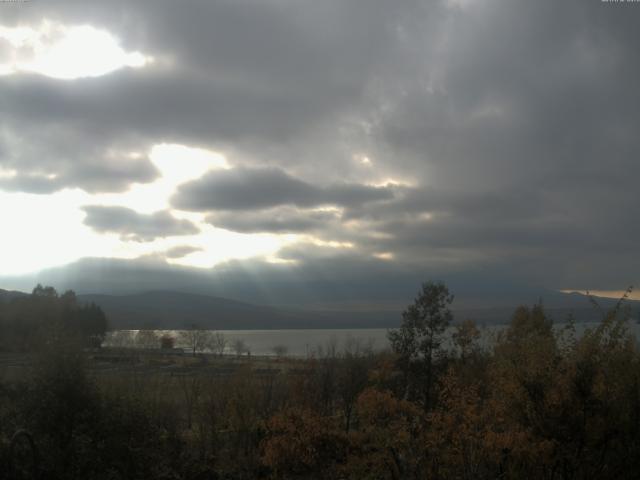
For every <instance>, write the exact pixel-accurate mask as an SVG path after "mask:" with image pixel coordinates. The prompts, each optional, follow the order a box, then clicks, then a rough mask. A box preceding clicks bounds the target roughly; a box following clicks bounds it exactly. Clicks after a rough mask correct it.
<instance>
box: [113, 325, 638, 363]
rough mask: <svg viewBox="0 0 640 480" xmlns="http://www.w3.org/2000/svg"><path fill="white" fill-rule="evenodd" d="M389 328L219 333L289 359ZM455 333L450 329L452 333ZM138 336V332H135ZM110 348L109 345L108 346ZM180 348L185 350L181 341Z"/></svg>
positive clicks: (376, 338) (491, 329)
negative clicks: (278, 350)
mask: <svg viewBox="0 0 640 480" xmlns="http://www.w3.org/2000/svg"><path fill="white" fill-rule="evenodd" d="M596 325H597V324H596V323H579V324H576V325H575V329H576V334H577V335H578V336H579V335H581V334H582V333H583V332H584V331H585V329H587V328H593V327H595V326H596ZM564 326H565V325H564V324H561V323H558V324H556V325H555V326H554V328H556V329H557V330H560V329H562V328H563V327H564ZM504 328H505V326H504V325H492V326H487V327H482V328H480V332H481V334H482V336H481V339H480V344H481V345H482V346H484V347H488V346H490V345H491V344H492V343H493V341H494V340H495V337H496V335H497V334H498V332H499V331H500V330H503V329H504ZM629 329H630V330H631V332H632V333H634V334H635V335H636V338H640V325H638V324H636V323H630V324H629ZM387 331H388V330H387V329H386V328H359V329H318V330H306V329H305V330H220V332H222V333H223V334H224V336H225V338H226V339H227V342H228V343H227V345H228V346H227V353H230V354H231V353H234V352H233V348H232V344H233V342H234V341H235V340H242V341H243V342H244V343H245V345H246V346H247V348H248V349H249V351H250V352H251V354H252V355H274V347H277V346H283V347H285V348H286V351H287V355H291V356H299V357H304V356H311V355H317V354H318V352H320V351H323V350H324V351H326V349H327V348H335V349H336V351H337V352H341V351H343V350H344V349H345V348H346V347H348V346H349V345H352V346H353V344H354V343H355V342H357V343H358V344H359V345H360V346H361V347H364V346H369V347H371V348H372V349H373V350H374V351H381V350H385V349H387V348H389V342H388V340H387ZM452 331H453V329H449V333H451V332H452ZM157 332H158V334H160V335H162V334H165V333H168V334H170V335H173V336H175V337H176V338H178V339H179V333H180V331H179V330H158V331H157ZM132 333H135V331H132ZM446 337H447V338H446V340H445V345H444V346H445V347H447V346H448V345H446V344H447V343H450V335H447V336H446ZM105 345H106V346H108V345H109V342H108V341H107V342H105ZM176 346H177V347H183V348H184V347H186V346H185V345H181V344H180V342H179V341H178V344H177V345H176Z"/></svg>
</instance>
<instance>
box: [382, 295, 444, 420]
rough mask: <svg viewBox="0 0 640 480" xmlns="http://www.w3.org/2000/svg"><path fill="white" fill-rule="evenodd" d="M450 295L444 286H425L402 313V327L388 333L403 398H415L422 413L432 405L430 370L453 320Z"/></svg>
mask: <svg viewBox="0 0 640 480" xmlns="http://www.w3.org/2000/svg"><path fill="white" fill-rule="evenodd" d="M452 302H453V295H452V294H451V293H450V292H449V289H448V288H447V286H446V285H445V284H444V283H441V282H425V283H423V284H422V288H421V290H420V291H419V292H418V296H417V297H416V299H415V300H414V302H413V304H411V305H409V306H408V307H407V309H406V310H405V311H404V312H403V313H402V325H401V326H400V328H399V329H397V330H390V331H389V333H388V338H389V342H390V343H391V348H392V349H393V351H394V352H395V353H396V355H397V356H398V360H399V364H400V368H401V370H402V371H403V373H404V379H405V382H404V383H405V385H404V387H405V397H407V396H416V397H418V398H419V399H420V400H421V401H422V403H423V405H424V407H425V409H428V408H429V407H430V405H431V402H432V395H433V391H432V390H433V383H434V376H435V375H434V366H435V362H436V360H437V357H438V355H439V354H440V353H441V348H440V347H441V345H442V338H443V334H444V332H445V330H446V329H447V327H448V326H449V324H450V323H451V321H452V319H453V314H452V313H451V310H450V309H449V305H451V303H452Z"/></svg>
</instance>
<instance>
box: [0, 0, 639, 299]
mask: <svg viewBox="0 0 640 480" xmlns="http://www.w3.org/2000/svg"><path fill="white" fill-rule="evenodd" d="M639 24H640V3H631V2H629V3H624V2H623V3H610V2H602V1H601V0H563V1H556V0H553V1H552V0H538V1H530V0H522V1H515V0H510V1H507V0H495V1H493V0H487V1H482V0H442V1H433V2H429V1H424V0H423V1H418V0H394V1H386V0H385V1H382V0H362V1H356V0H323V1H317V0H316V1H306V0H292V1H289V0H219V1H215V0H210V1H204V0H203V1H200V0H189V1H180V2H177V1H175V0H136V1H135V2H132V1H130V0H127V1H121V0H108V1H107V0H105V1H100V2H98V1H91V2H87V1H82V2H80V1H78V2H72V1H56V0H47V1H44V0H32V1H29V2H5V3H0V222H1V225H2V229H1V234H0V266H1V268H2V274H3V275H13V274H25V273H29V272H34V271H38V270H41V269H46V268H50V267H54V266H62V265H65V264H70V263H73V262H77V261H79V260H81V259H83V258H96V257H97V258H106V259H110V258H113V259H127V260H129V261H130V262H132V263H131V265H135V264H136V262H138V263H139V262H148V261H150V259H152V260H153V261H154V262H158V263H160V264H164V263H168V264H170V265H177V266H180V267H185V266H186V267H195V268H198V269H214V272H215V271H216V269H227V270H228V269H233V268H237V269H240V270H242V271H244V272H246V271H247V270H251V269H253V268H255V269H256V271H259V272H260V275H263V276H264V278H263V279H262V280H261V281H263V282H268V281H269V275H270V272H274V271H277V272H281V271H283V269H284V270H286V269H291V270H295V271H296V272H297V273H296V275H298V276H300V277H302V278H305V279H311V278H316V277H317V276H318V275H321V276H322V278H323V279H325V280H327V279H329V280H330V281H335V282H336V284H339V282H340V281H341V279H342V278H344V274H345V271H348V272H349V275H350V278H351V281H352V282H353V283H354V284H358V282H360V284H361V286H362V288H363V289H365V290H366V286H367V283H368V282H370V281H371V279H372V275H378V276H379V275H382V273H380V272H386V273H384V275H389V281H392V279H393V274H394V273H398V272H404V273H407V274H410V276H411V278H423V279H425V280H426V279H429V278H432V277H434V278H444V279H446V278H448V277H452V278H464V277H465V276H468V278H469V279H473V281H478V282H483V283H484V282H486V283H487V284H493V283H495V284H501V282H502V283H504V282H508V283H513V282H516V283H522V284H526V285H535V286H541V287H545V288H550V289H592V290H621V289H624V288H626V286H627V285H630V284H633V283H640V273H639V272H640V246H639V244H638V240H639V238H640V218H639V215H638V213H637V208H638V200H639V198H640V155H639V154H640V89H639V88H638V86H639V84H640V55H638V46H639V45H640V28H638V25H639ZM319 272H321V273H319ZM209 273H210V272H209ZM376 280H379V278H377V279H376ZM0 286H1V285H0Z"/></svg>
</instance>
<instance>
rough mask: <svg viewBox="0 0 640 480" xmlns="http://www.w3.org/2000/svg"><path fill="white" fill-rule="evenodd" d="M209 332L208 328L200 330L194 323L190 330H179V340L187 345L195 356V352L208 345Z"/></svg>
mask: <svg viewBox="0 0 640 480" xmlns="http://www.w3.org/2000/svg"><path fill="white" fill-rule="evenodd" d="M210 334H211V332H209V331H208V330H202V329H200V328H198V327H197V326H196V325H192V326H191V329H190V330H182V331H181V332H180V334H179V335H180V342H181V343H184V344H185V345H187V347H188V348H189V350H191V351H192V352H193V356H194V357H195V356H196V353H197V352H202V351H203V350H204V349H205V348H207V347H208V344H209V343H210V342H209V339H210Z"/></svg>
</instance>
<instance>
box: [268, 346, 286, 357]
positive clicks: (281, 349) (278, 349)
mask: <svg viewBox="0 0 640 480" xmlns="http://www.w3.org/2000/svg"><path fill="white" fill-rule="evenodd" d="M271 351H272V352H273V353H274V355H275V356H276V357H278V358H282V357H284V356H285V355H287V352H288V351H289V349H288V348H287V346H286V345H274V346H273V347H271Z"/></svg>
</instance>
